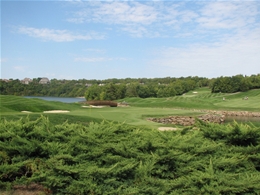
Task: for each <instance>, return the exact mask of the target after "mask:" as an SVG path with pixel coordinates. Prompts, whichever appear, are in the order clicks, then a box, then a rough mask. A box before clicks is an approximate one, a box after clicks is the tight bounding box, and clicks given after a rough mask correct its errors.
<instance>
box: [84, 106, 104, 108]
mask: <svg viewBox="0 0 260 195" xmlns="http://www.w3.org/2000/svg"><path fill="white" fill-rule="evenodd" d="M82 107H83V108H104V107H105V106H82Z"/></svg>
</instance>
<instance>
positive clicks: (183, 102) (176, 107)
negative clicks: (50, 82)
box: [0, 88, 260, 127]
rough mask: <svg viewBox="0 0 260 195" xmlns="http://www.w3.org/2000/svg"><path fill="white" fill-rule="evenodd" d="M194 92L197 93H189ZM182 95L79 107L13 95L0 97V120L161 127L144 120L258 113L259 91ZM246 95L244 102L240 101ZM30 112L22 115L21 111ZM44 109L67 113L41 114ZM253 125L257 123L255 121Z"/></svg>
mask: <svg viewBox="0 0 260 195" xmlns="http://www.w3.org/2000/svg"><path fill="white" fill-rule="evenodd" d="M194 91H196V92H197V93H193V92H194ZM194 91H191V92H189V93H186V94H185V95H182V96H175V97H170V98H147V99H142V98H126V99H123V100H118V102H122V101H126V102H128V103H129V105H130V107H114V108H110V107H105V108H102V109H100V108H82V107H81V106H82V105H81V104H77V103H71V104H68V103H62V102H52V101H45V100H41V99H36V98H35V99H27V98H23V97H17V96H4V95H0V109H1V118H5V119H7V120H11V119H19V118H21V117H26V116H27V115H30V117H31V118H32V119H36V118H38V117H39V116H40V115H45V116H48V117H49V120H50V121H51V122H52V123H55V124H58V123H63V122H65V121H66V120H68V121H69V122H71V123H83V124H85V123H89V122H90V121H96V122H98V121H102V120H109V121H116V122H125V123H127V124H131V125H143V126H149V127H158V126H160V125H161V124H157V123H154V122H150V121H147V120H145V119H146V118H147V117H162V116H169V115H187V116H193V115H198V114H201V113H199V112H198V110H207V109H208V110H236V111H238V110H244V111H258V112H260V89H257V90H251V91H248V92H241V93H234V94H224V93H217V94H212V93H210V90H209V89H208V88H199V89H196V90H194ZM245 96H248V97H249V99H248V100H242V98H243V97H245ZM223 97H225V98H226V100H225V101H223ZM24 110H26V111H31V112H32V113H30V114H28V113H22V112H21V111H24ZM46 110H69V111H70V112H69V113H62V114H45V113H43V111H46ZM256 123H257V122H256Z"/></svg>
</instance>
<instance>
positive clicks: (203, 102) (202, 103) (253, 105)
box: [120, 88, 260, 111]
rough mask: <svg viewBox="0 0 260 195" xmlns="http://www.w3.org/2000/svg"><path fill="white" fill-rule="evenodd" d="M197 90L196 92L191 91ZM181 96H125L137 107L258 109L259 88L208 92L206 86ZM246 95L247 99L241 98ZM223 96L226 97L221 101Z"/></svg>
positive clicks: (259, 105) (259, 106) (259, 99)
mask: <svg viewBox="0 0 260 195" xmlns="http://www.w3.org/2000/svg"><path fill="white" fill-rule="evenodd" d="M193 92H197V93H193ZM193 92H189V93H186V94H185V95H182V96H175V97H170V98H147V99H142V98H126V99H124V100H120V101H126V102H128V103H130V104H131V106H137V107H167V108H173V107H175V108H186V109H211V110H247V111H259V110H260V90H259V89H256V90H250V91H248V92H239V93H232V94H227V93H210V90H209V89H208V88H200V89H197V90H196V91H193ZM245 96H247V97H249V99H248V100H243V98H244V97H245ZM223 97H224V98H225V99H226V100H225V101H223Z"/></svg>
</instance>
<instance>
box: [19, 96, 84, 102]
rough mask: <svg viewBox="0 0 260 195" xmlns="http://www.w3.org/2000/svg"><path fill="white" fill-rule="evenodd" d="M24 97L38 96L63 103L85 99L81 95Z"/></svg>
mask: <svg viewBox="0 0 260 195" xmlns="http://www.w3.org/2000/svg"><path fill="white" fill-rule="evenodd" d="M24 97H25V98H38V99H42V100H47V101H58V102H64V103H75V102H82V101H86V99H85V98H81V97H76V98H75V97H41V96H24Z"/></svg>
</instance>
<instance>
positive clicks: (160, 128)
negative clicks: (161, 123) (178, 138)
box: [158, 127, 178, 131]
mask: <svg viewBox="0 0 260 195" xmlns="http://www.w3.org/2000/svg"><path fill="white" fill-rule="evenodd" d="M158 130H160V131H176V130H178V129H177V128H174V127H159V128H158Z"/></svg>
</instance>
